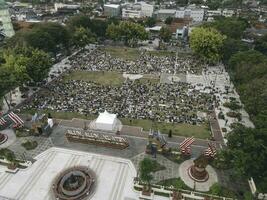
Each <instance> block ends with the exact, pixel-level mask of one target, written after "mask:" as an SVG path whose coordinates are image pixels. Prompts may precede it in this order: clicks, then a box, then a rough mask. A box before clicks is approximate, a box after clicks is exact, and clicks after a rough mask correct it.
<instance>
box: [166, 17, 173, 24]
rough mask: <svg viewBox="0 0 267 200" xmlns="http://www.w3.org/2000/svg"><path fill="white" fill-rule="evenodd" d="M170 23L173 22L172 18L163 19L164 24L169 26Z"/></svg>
mask: <svg viewBox="0 0 267 200" xmlns="http://www.w3.org/2000/svg"><path fill="white" fill-rule="evenodd" d="M172 22H173V18H172V17H167V18H166V19H165V24H168V25H170V24H171V23H172Z"/></svg>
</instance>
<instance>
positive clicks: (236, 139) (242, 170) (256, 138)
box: [226, 125, 267, 189]
mask: <svg viewBox="0 0 267 200" xmlns="http://www.w3.org/2000/svg"><path fill="white" fill-rule="evenodd" d="M266 131H267V130H266V129H252V128H245V127H244V126H242V125H238V126H236V128H235V129H234V130H233V131H232V132H231V133H229V134H228V136H227V139H228V142H227V146H228V149H227V150H226V152H227V156H226V158H227V161H226V162H229V163H232V165H233V168H234V172H235V173H236V175H238V176H240V177H244V178H250V177H253V178H254V180H256V181H257V182H258V183H260V184H259V187H261V188H265V189H267V182H266V180H267V165H266V163H267V132H266Z"/></svg>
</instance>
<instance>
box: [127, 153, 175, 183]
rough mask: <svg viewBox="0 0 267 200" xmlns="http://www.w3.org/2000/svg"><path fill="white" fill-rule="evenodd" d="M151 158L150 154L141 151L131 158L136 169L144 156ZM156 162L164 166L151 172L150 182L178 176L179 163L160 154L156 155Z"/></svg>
mask: <svg viewBox="0 0 267 200" xmlns="http://www.w3.org/2000/svg"><path fill="white" fill-rule="evenodd" d="M145 157H148V158H151V159H154V158H152V157H151V156H150V155H147V154H145V153H141V154H139V155H137V156H135V157H133V158H132V159H131V161H132V162H133V164H134V166H135V168H136V169H138V166H139V163H140V162H141V161H142V160H143V159H144V158H145ZM156 160H157V162H158V163H159V164H161V165H163V166H165V167H166V169H164V170H160V171H157V172H155V173H153V177H154V178H153V180H152V181H151V182H152V183H157V182H159V181H161V180H165V179H170V178H178V177H179V165H178V164H177V163H174V162H171V161H170V160H168V159H167V158H165V157H164V156H162V155H157V158H156Z"/></svg>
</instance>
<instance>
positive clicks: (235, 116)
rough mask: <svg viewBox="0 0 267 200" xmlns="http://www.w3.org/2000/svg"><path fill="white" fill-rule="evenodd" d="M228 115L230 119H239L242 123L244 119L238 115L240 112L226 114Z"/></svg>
mask: <svg viewBox="0 0 267 200" xmlns="http://www.w3.org/2000/svg"><path fill="white" fill-rule="evenodd" d="M226 115H227V116H228V117H232V118H237V119H238V121H241V119H242V116H241V113H238V112H228V113H226Z"/></svg>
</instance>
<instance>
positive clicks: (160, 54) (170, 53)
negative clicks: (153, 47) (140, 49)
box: [149, 51, 175, 56]
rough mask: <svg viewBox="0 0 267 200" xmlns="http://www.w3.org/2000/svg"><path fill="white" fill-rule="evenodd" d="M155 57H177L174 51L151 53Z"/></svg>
mask: <svg viewBox="0 0 267 200" xmlns="http://www.w3.org/2000/svg"><path fill="white" fill-rule="evenodd" d="M149 53H150V54H151V55H153V56H175V52H174V51H149Z"/></svg>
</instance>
